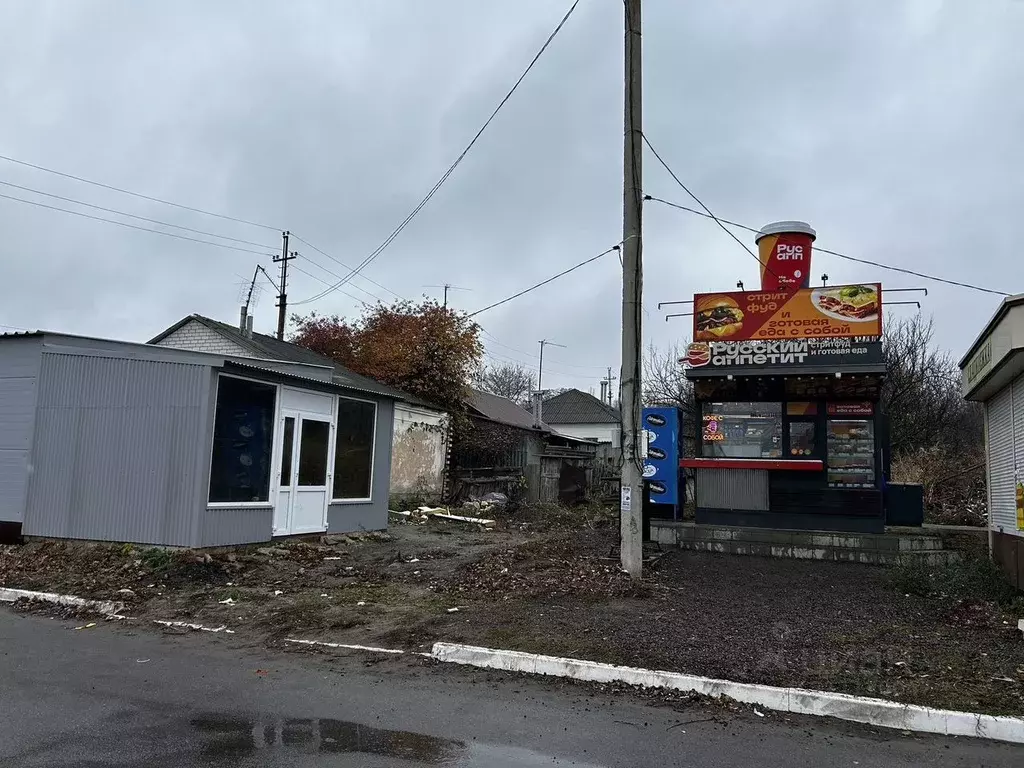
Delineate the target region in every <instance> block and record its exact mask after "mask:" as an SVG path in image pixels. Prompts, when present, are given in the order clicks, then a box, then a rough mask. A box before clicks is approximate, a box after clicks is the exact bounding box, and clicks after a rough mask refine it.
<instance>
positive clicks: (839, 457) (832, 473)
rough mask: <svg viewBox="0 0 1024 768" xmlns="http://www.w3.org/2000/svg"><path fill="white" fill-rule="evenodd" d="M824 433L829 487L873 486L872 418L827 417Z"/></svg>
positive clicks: (873, 436)
mask: <svg viewBox="0 0 1024 768" xmlns="http://www.w3.org/2000/svg"><path fill="white" fill-rule="evenodd" d="M826 435H827V448H828V456H827V464H828V485H829V487H830V488H874V487H875V431H874V422H873V421H869V420H866V419H829V420H828V424H827V432H826Z"/></svg>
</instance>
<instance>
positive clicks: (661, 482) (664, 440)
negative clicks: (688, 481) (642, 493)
mask: <svg viewBox="0 0 1024 768" xmlns="http://www.w3.org/2000/svg"><path fill="white" fill-rule="evenodd" d="M643 428H644V433H645V434H646V435H647V458H646V459H644V479H645V480H646V481H647V484H648V486H649V487H650V489H651V503H653V504H672V505H676V504H678V503H679V410H678V409H677V408H644V410H643Z"/></svg>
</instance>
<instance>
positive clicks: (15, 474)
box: [0, 337, 43, 523]
mask: <svg viewBox="0 0 1024 768" xmlns="http://www.w3.org/2000/svg"><path fill="white" fill-rule="evenodd" d="M42 345H43V340H42V339H41V338H39V337H34V338H32V337H30V338H24V339H19V338H6V339H4V340H3V344H2V346H0V521H3V522H14V523H20V522H21V521H22V520H23V519H24V517H25V502H26V496H27V491H28V473H29V456H30V455H31V451H32V433H33V425H34V422H35V409H36V392H37V389H38V381H39V359H40V356H41V355H42Z"/></svg>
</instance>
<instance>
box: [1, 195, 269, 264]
mask: <svg viewBox="0 0 1024 768" xmlns="http://www.w3.org/2000/svg"><path fill="white" fill-rule="evenodd" d="M0 184H2V185H4V186H5V187H14V188H15V189H20V190H22V191H23V192H31V193H32V194H34V195H43V196H44V197H52V198H54V199H55V200H63V201H64V202H65V203H74V204H75V205H84V206H85V207H86V208H92V209H94V210H97V211H105V212H106V213H113V214H116V215H118V216H127V217H128V218H130V219H136V220H137V221H148V222H149V223H150V224H159V225H160V226H162V227H173V228H174V229H180V230H183V231H185V232H192V233H194V234H197V235H206V236H207V237H219V238H220V239H222V240H230V241H231V242H233V243H242V244H243V245H255V246H256V247H257V248H270V249H273V248H274V246H272V245H267V244H266V243H257V242H254V241H252V240H242V239H241V238H238V237H228V236H227V235H218V234H217V233H216V232H207V231H206V230H203V229H193V228H192V227H185V226H182V225H181V224H172V223H171V222H169V221H160V220H159V219H150V218H147V217H146V216H137V215H136V214H134V213H128V212H127V211H119V210H117V209H116V208H104V207H103V206H102V205H94V204H93V203H87V202H85V201H84V200H76V199H75V198H73V197H64V196H62V195H55V194H53V193H52V192H43V191H42V190H41V189H33V188H32V187H23V186H21V185H20V184H14V183H13V182H10V181H4V180H2V179H0Z"/></svg>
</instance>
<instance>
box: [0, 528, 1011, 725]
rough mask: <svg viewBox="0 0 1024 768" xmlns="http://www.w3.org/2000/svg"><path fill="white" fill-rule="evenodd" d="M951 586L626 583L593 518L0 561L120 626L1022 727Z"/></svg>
mask: <svg viewBox="0 0 1024 768" xmlns="http://www.w3.org/2000/svg"><path fill="white" fill-rule="evenodd" d="M929 577H930V578H931V579H932V581H931V582H928V581H927V578H929ZM922 578H923V579H925V582H924V583H923V584H922V583H921V580H922ZM936 581H937V582H938V583H939V586H938V587H935V586H934V582H936ZM947 581H949V584H948V585H947V584H946V582H947ZM953 582H956V578H955V574H954V575H953V576H952V577H949V578H947V576H946V575H945V574H941V575H940V574H906V573H900V574H894V573H893V572H889V571H886V570H885V569H881V568H875V567H869V566H861V565H854V564H845V563H827V562H812V561H797V560H775V559H767V558H755V557H730V556H724V555H714V554H705V553H687V552H667V553H664V554H662V555H660V556H658V555H656V556H655V558H654V560H653V561H652V562H651V563H649V567H648V568H647V574H646V576H645V578H644V579H643V580H642V581H641V582H639V583H635V582H632V581H631V580H630V579H629V578H628V577H627V576H626V575H625V574H624V573H622V572H621V570H620V569H619V567H618V558H617V552H616V532H615V527H614V519H613V518H612V516H611V514H610V513H608V512H606V511H601V510H594V509H584V510H579V511H576V512H572V511H565V510H554V509H541V510H534V511H529V510H528V511H526V512H525V513H521V514H520V516H519V517H517V519H516V520H512V521H505V522H503V523H502V524H501V525H500V526H499V527H498V529H496V530H483V529H481V528H479V527H477V526H467V525H463V524H460V523H445V522H440V521H431V522H429V523H426V524H415V523H412V524H410V523H396V524H393V525H392V527H391V529H390V531H389V532H388V533H386V534H363V535H358V536H328V537H323V538H322V539H312V540H306V541H289V542H285V543H278V544H274V545H272V546H266V547H248V548H239V549H236V550H233V551H224V552H217V553H196V552H167V551H163V550H158V549H145V548H136V547H131V546H113V545H81V544H65V543H54V542H36V543H30V544H27V545H23V546H5V547H0V585H2V586H8V587H21V588H25V589H39V590H46V591H54V592H65V593H71V594H76V595H80V596H83V597H95V598H103V599H112V600H122V601H124V602H125V603H126V608H125V613H126V614H128V615H130V616H132V617H133V620H134V621H135V622H137V623H138V624H139V625H140V626H141V625H143V624H148V622H149V621H150V620H152V619H156V618H160V619H170V620H182V621H190V622H197V623H202V624H204V625H212V626H227V627H229V628H231V629H234V630H235V631H236V632H237V633H238V636H239V637H242V636H244V637H247V638H250V639H252V641H253V642H261V643H268V644H272V645H276V644H279V643H280V642H281V641H282V640H283V639H284V638H285V637H301V638H307V639H325V640H331V641H334V642H341V643H355V644H362V645H378V646H384V647H401V648H405V649H407V650H420V649H422V648H426V647H428V646H429V645H430V644H431V643H433V642H435V641H437V640H446V641H452V642H468V643H473V644H478V645H486V646H491V647H500V648H511V649H517V650H526V651H534V652H540V653H551V654H558V655H564V656H574V657H578V658H589V659H595V660H598V661H607V662H612V663H618V664H628V665H634V666H643V667H651V668H657V669H667V670H673V671H679V672H688V673H693V674H700V675H708V676H712V677H723V678H728V679H730V680H739V681H745V682H757V683H767V684H772V685H795V686H803V687H808V688H816V689H825V690H834V691H841V692H845V693H854V694H862V695H872V696H881V697H884V698H889V699H896V700H899V701H904V702H907V703H915V704H924V705H929V706H938V707H946V708H951V709H967V710H971V711H981V712H987V713H995V714H1024V639H1022V637H1021V633H1020V632H1019V631H1018V630H1017V627H1016V618H1017V617H1016V615H1015V614H1013V613H1011V612H1009V609H1007V608H1006V607H1005V605H1004V606H1000V605H999V604H998V603H997V602H995V601H994V600H992V599H990V596H989V595H987V594H981V593H980V592H979V590H978V588H977V587H976V586H971V585H970V584H969V583H968V582H969V580H965V583H964V584H960V583H959V582H957V583H953ZM947 586H948V588H947ZM123 590H131V592H130V593H129V592H124V591H123Z"/></svg>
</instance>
